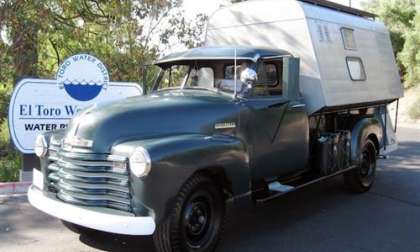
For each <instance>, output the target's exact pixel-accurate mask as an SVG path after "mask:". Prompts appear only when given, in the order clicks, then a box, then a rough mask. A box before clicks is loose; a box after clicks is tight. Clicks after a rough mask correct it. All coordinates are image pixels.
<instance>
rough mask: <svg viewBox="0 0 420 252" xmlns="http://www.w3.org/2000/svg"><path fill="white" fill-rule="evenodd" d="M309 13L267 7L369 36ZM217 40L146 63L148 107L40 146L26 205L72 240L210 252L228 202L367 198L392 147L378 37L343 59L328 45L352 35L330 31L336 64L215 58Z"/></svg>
mask: <svg viewBox="0 0 420 252" xmlns="http://www.w3.org/2000/svg"><path fill="white" fill-rule="evenodd" d="M306 2H308V1H305V3H303V2H298V1H289V0H288V1H267V3H270V4H272V5H274V7H276V8H278V9H279V10H280V7H281V6H277V5H285V4H289V5H290V6H289V7H290V8H289V10H292V7H293V8H303V9H305V8H306V12H307V13H311V12H310V10H311V8H315V10H316V11H317V12H316V13H318V14H319V13H321V14H322V12H326V13H327V14H331V13H333V14H334V15H336V16H335V18H336V19H338V18H340V16H339V15H344V16H343V18H344V19H343V20H344V21H343V22H345V21H346V20H347V21H348V22H350V21H351V22H350V23H352V22H353V21H354V22H356V21H357V22H361V23H362V25H363V24H364V22H368V23H369V24H371V23H372V24H375V21H372V20H370V19H366V20H365V19H364V18H362V17H352V16H351V15H349V14H348V13H347V14H346V13H344V14H343V13H338V12H337V11H335V10H331V9H329V8H324V7H322V6H321V7H320V6H312V5H310V4H309V3H306ZM309 2H310V1H309ZM256 3H258V1H250V2H249V3H243V4H238V5H233V7H229V8H225V9H222V11H224V12H226V11H230V10H231V11H232V13H233V14H235V13H236V14H237V13H239V12H238V10H236V9H235V8H242V9H241V13H243V12H246V11H247V10H252V9H253V8H252V5H253V4H256ZM327 7H328V6H327ZM337 13H338V14H337ZM233 14H232V15H233ZM254 14H255V13H254ZM215 15H216V17H217V14H215ZM232 15H231V16H232ZM249 15H251V14H249ZM249 15H247V16H249ZM331 15H332V14H331ZM346 15H347V16H351V18H349V17H347V16H346ZM226 17H230V16H229V15H226ZM263 17H264V15H263V14H261V15H260V16H259V18H260V19H263ZM346 18H347V19H346ZM238 19H239V18H238ZM211 20H212V19H210V22H212V21H211ZM220 20H221V19H217V22H219V21H220ZM296 20H298V19H296ZM308 20H310V19H309V18H308ZM355 20H356V21H355ZM217 22H216V23H217ZM229 22H230V21H229ZM255 22H256V25H264V23H261V22H257V21H255ZM308 22H309V21H308ZM354 22H353V23H354ZM271 25H273V24H271ZM353 25H354V27H356V28H354V29H353V32H356V33H355V34H356V35H357V32H358V31H357V25H356V24H355V23H354V24H353ZM349 26H350V24H349ZM220 27H222V28H220ZM223 27H226V26H219V28H220V29H219V28H217V27H216V26H215V27H213V28H212V27H211V26H209V31H208V35H207V36H208V37H207V39H206V41H208V46H207V47H202V48H195V49H190V50H187V51H184V52H181V53H174V54H170V55H168V56H166V57H163V58H161V59H160V60H158V61H157V62H155V65H156V66H158V67H159V68H160V70H161V71H160V72H159V74H158V76H157V77H156V79H155V81H154V84H153V88H152V89H151V90H150V91H149V92H148V94H146V95H144V96H138V97H132V98H127V99H125V100H121V101H117V102H113V103H109V104H104V105H100V106H92V107H90V108H87V109H85V110H83V111H81V112H80V113H79V114H78V115H77V116H76V117H75V118H73V119H72V121H71V123H70V125H69V127H68V128H67V129H65V130H58V131H53V132H47V133H45V134H42V135H39V136H38V138H37V141H36V145H35V151H36V154H37V155H38V156H39V157H40V159H41V169H40V170H38V169H35V170H34V180H33V185H32V186H31V188H30V190H29V193H28V197H29V201H30V202H31V204H32V205H33V206H35V207H37V208H38V209H40V210H42V211H44V212H46V213H48V214H50V215H52V216H55V217H57V218H59V219H62V220H63V221H64V223H65V224H66V225H67V226H69V227H71V228H72V229H75V230H79V231H80V230H84V229H86V228H88V229H95V230H101V231H105V232H111V233H117V234H126V235H152V234H153V237H154V241H155V244H156V248H157V250H158V251H166V252H167V251H213V250H214V249H215V247H216V245H217V242H218V240H219V238H220V236H221V231H222V229H223V225H224V217H225V207H226V204H227V203H229V202H233V203H236V202H240V201H244V200H249V202H255V203H264V202H267V201H270V200H272V199H275V198H277V197H279V196H281V195H284V194H286V193H289V192H292V191H294V190H296V189H299V188H301V187H303V186H306V185H310V184H312V183H314V182H318V181H322V180H324V179H327V178H330V177H333V176H336V175H340V174H344V179H345V182H346V184H347V186H348V187H349V188H350V189H352V190H353V191H355V192H365V191H367V190H369V188H370V187H371V186H372V184H373V182H374V178H375V170H376V159H377V157H382V156H383V155H385V152H384V151H385V149H386V148H387V146H388V147H389V146H391V144H394V142H395V139H394V138H392V134H393V131H392V130H390V123H389V120H388V119H387V117H389V115H388V114H387V110H386V105H387V104H389V103H391V102H393V101H395V100H397V99H398V98H399V97H401V95H402V88H401V83H400V82H399V80H398V79H396V77H395V76H398V73H397V72H396V67H395V61H389V62H388V63H387V64H389V66H387V68H383V69H382V70H381V68H377V67H375V66H376V65H378V64H379V65H380V64H385V63H384V62H383V61H380V59H381V58H375V57H376V56H377V55H379V54H380V55H381V57H382V59H384V58H383V54H384V53H385V52H386V53H388V54H391V55H392V50H391V49H390V48H391V47H390V43H389V36H388V37H387V40H381V41H382V42H383V41H385V42H386V44H383V43H382V42H381V41H379V40H376V41H373V42H374V43H379V42H381V43H382V44H378V45H380V46H382V49H381V50H379V51H371V52H370V53H369V54H363V53H360V51H363V50H364V49H363V46H366V44H367V42H365V44H363V43H361V42H360V41H359V40H357V39H358V38H359V37H358V35H357V36H356V38H355V41H356V42H357V43H359V42H360V43H359V48H356V49H354V48H353V49H352V50H348V49H346V47H345V45H346V44H345V43H346V42H349V41H350V40H344V41H343V40H342V39H341V35H337V34H340V32H342V33H343V34H347V35H343V38H345V36H348V34H352V33H351V30H349V29H347V30H345V29H342V28H340V27H337V30H334V29H333V28H331V27H332V25H331V26H330V28H329V29H331V31H330V33H329V35H328V36H332V37H333V36H336V35H337V38H338V40H337V41H336V42H334V43H337V44H336V45H329V46H330V47H331V48H335V50H336V53H334V54H328V53H319V54H317V53H314V54H311V53H307V52H306V51H305V52H302V53H296V52H294V53H291V52H289V50H287V51H286V50H281V49H279V48H268V47H265V48H262V47H252V46H249V45H248V46H246V44H242V45H241V43H240V41H234V44H239V45H238V46H218V47H216V46H212V45H215V44H217V41H219V42H220V43H221V44H223V42H221V41H222V40H221V39H220V40H218V39H217V35H215V34H220V33H223V32H224V34H225V35H224V36H223V38H228V37H229V35H228V33H232V34H234V33H235V31H234V30H229V31H226V32H225V31H223V29H225V28H223ZM249 27H251V26H250V25H249V24H247V26H246V28H247V29H251V28H249ZM296 27H299V26H296ZM380 27H382V26H380ZM217 29H219V31H217V32H216V30H217ZM232 29H242V28H241V27H239V26H237V25H236V26H234V28H232ZM252 29H254V28H252ZM279 29H280V28H279ZM305 29H306V28H305ZM378 29H379V28H378ZM258 30H259V28H255V30H254V32H258ZM293 31H294V30H293ZM305 31H307V30H305ZM323 31H324V29H323V28H322V30H321V32H323ZM334 32H336V33H334ZM375 32H377V30H375ZM247 34H248V33H247ZM309 35H311V36H315V35H316V33H315V35H314V34H309ZM324 35H325V34H324ZM209 36H210V37H209ZM249 36H251V37H252V34H251V33H249ZM235 37H236V36H235ZM245 37H247V36H245ZM350 38H351V36H350ZM380 38H383V37H380ZM323 39H324V40H322V41H320V43H324V42H325V41H326V42H325V43H328V44H330V43H333V42H328V40H325V39H327V38H326V37H323ZM313 41H315V38H313ZM334 41H335V40H334ZM225 42H226V41H225ZM228 42H229V41H228ZM353 42H354V41H351V43H353ZM229 43H230V42H229ZM313 43H315V42H313ZM343 43H344V45H343ZM351 43H350V44H351ZM250 44H252V43H250ZM255 44H258V43H257V42H255ZM311 45H313V44H311ZM351 45H352V46H353V47H354V46H355V44H351ZM294 46H296V47H302V44H295V45H294V44H291V45H290V46H289V47H290V48H293V47H294ZM323 46H324V45H323V44H321V45H319V46H317V45H314V46H313V47H307V50H321V49H322V50H324V49H325V48H327V47H323ZM334 46H335V47H334ZM267 48H268V49H267ZM308 55H310V57H315V56H317V57H318V59H317V60H311V59H310V58H309V59H308V58H307V57H309V56H308ZM378 57H379V56H378ZM390 58H391V59H393V58H392V57H390ZM334 61H335V63H334ZM362 61H363V62H364V64H363V63H362ZM323 63H325V64H327V65H328V64H329V65H328V66H329V67H327V68H323V65H322V64H323ZM383 75H384V76H385V77H384V78H386V79H387V80H386V81H382V79H380V78H382V77H381V76H383ZM373 76H378V77H377V78H378V79H377V78H372V77H373ZM378 80H379V81H378ZM372 86H373V87H380V86H382V87H383V88H382V89H380V90H376V91H375V90H374V89H372ZM360 89H366V91H365V92H362V93H361V92H359V91H360ZM341 90H346V91H345V92H341ZM390 139H391V140H390Z"/></svg>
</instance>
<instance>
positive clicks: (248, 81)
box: [240, 67, 258, 86]
mask: <svg viewBox="0 0 420 252" xmlns="http://www.w3.org/2000/svg"><path fill="white" fill-rule="evenodd" d="M240 80H241V82H242V83H244V84H245V85H247V86H253V85H254V84H255V82H256V81H257V80H258V74H257V72H255V70H254V69H252V68H249V67H247V68H245V69H244V70H243V71H242V72H241V77H240Z"/></svg>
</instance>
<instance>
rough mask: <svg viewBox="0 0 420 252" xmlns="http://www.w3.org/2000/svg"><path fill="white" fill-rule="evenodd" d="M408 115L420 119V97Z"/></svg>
mask: <svg viewBox="0 0 420 252" xmlns="http://www.w3.org/2000/svg"><path fill="white" fill-rule="evenodd" d="M408 115H409V116H410V118H411V119H414V120H417V119H420V99H418V100H417V101H416V102H415V103H414V104H413V105H411V107H410V109H409V110H408Z"/></svg>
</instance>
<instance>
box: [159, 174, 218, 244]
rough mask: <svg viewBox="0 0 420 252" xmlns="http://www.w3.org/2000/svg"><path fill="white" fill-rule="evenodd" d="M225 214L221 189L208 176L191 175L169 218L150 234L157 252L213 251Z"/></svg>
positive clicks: (179, 194)
mask: <svg viewBox="0 0 420 252" xmlns="http://www.w3.org/2000/svg"><path fill="white" fill-rule="evenodd" d="M224 214H225V202H224V197H223V194H222V191H221V190H220V188H219V187H218V186H216V185H215V183H214V182H213V181H212V179H210V178H209V177H206V176H203V175H194V176H193V177H192V178H190V179H189V180H188V181H187V182H186V183H185V184H184V185H183V187H182V188H181V190H180V192H179V193H178V195H177V197H176V200H175V205H174V208H173V209H172V211H171V213H170V215H169V216H168V217H167V218H166V219H165V220H164V221H163V222H162V223H161V224H160V225H158V227H157V229H156V231H155V233H154V235H153V238H154V242H155V246H156V249H157V251H159V252H178V251H179V252H181V251H182V252H184V251H188V252H190V251H197V252H204V251H214V249H215V248H216V245H217V243H218V241H219V239H220V236H221V232H222V229H223V222H224Z"/></svg>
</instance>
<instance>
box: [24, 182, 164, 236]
mask: <svg viewBox="0 0 420 252" xmlns="http://www.w3.org/2000/svg"><path fill="white" fill-rule="evenodd" d="M28 199H29V202H30V203H31V204H32V205H33V206H34V207H36V208H38V209H39V210H41V211H43V212H45V213H47V214H49V215H52V216H54V217H56V218H59V219H61V220H65V221H68V222H71V223H74V224H77V225H80V226H84V227H88V228H92V229H96V230H100V231H104V232H109V233H115V234H125V235H151V234H153V232H154V231H155V228H156V224H155V221H154V219H153V218H152V217H150V216H147V217H135V216H123V215H113V214H109V213H100V212H96V211H92V210H88V209H85V208H81V207H78V206H76V205H70V204H67V203H64V202H61V201H59V200H54V199H51V198H48V197H47V196H45V195H44V194H43V193H42V191H41V190H40V189H38V188H37V187H36V186H34V185H32V186H31V187H30V188H29V191H28Z"/></svg>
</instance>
